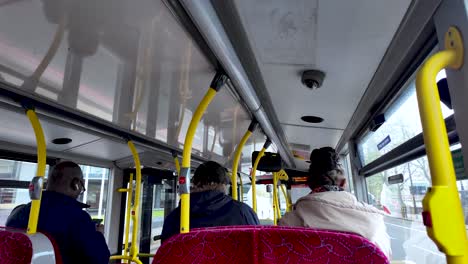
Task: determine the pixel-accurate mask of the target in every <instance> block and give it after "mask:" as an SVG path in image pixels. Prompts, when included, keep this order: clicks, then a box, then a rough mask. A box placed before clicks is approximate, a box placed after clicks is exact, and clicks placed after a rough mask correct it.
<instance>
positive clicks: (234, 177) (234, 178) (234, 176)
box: [231, 119, 258, 201]
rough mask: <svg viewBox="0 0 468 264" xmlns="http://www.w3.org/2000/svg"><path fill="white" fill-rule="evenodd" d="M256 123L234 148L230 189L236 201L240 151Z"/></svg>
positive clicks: (255, 123) (251, 125)
mask: <svg viewBox="0 0 468 264" xmlns="http://www.w3.org/2000/svg"><path fill="white" fill-rule="evenodd" d="M257 124H258V123H257V121H256V120H255V119H254V120H252V122H251V123H250V125H249V128H248V129H247V131H246V132H245V134H244V136H243V137H242V139H241V141H240V142H239V145H237V148H236V154H235V155H234V160H233V162H232V175H231V188H232V199H234V200H236V201H237V197H238V195H237V168H238V167H239V161H240V158H241V155H242V149H243V148H244V145H245V143H247V140H249V138H250V136H251V135H252V133H253V132H254V131H255V128H256V127H257Z"/></svg>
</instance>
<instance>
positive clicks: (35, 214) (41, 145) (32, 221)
mask: <svg viewBox="0 0 468 264" xmlns="http://www.w3.org/2000/svg"><path fill="white" fill-rule="evenodd" d="M26 115H27V116H28V118H29V122H31V126H32V128H33V130H34V134H35V136H36V144H37V170H36V176H35V177H34V178H33V180H32V181H31V183H30V185H29V195H30V197H31V210H30V213H29V221H28V230H27V232H28V234H35V233H36V232H37V222H38V221H39V211H40V208H41V198H42V187H43V184H42V183H43V180H44V176H45V170H46V157H47V152H46V141H45V137H44V131H43V130H42V126H41V123H40V122H39V119H38V118H37V115H36V112H35V111H34V110H33V109H28V110H26Z"/></svg>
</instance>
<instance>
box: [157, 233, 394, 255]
mask: <svg viewBox="0 0 468 264" xmlns="http://www.w3.org/2000/svg"><path fill="white" fill-rule="evenodd" d="M157 263H216V264H221V263H242V264H248V263H262V264H263V263H341V264H344V263H366V264H369V263H372V264H381V263H382V264H387V263H389V261H388V259H387V258H386V257H385V255H384V254H383V253H382V251H381V250H380V249H379V248H377V247H376V246H375V245H373V244H372V243H371V242H369V241H367V240H366V239H365V238H363V237H361V236H358V235H355V234H349V233H342V232H334V231H326V230H315V229H309V228H295V227H272V226H235V227H233V226H230V227H214V228H204V229H201V228H200V229H194V230H192V231H191V232H190V233H188V234H183V235H176V236H173V237H171V238H170V239H168V240H167V241H166V242H165V243H164V244H163V245H162V246H161V247H160V248H159V250H158V252H157V253H156V256H155V258H154V260H153V264H157Z"/></svg>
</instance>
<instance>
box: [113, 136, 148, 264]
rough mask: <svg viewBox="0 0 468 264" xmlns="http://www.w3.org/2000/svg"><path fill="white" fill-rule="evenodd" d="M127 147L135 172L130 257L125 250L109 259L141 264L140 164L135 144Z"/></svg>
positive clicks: (130, 143)
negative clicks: (138, 239) (139, 245)
mask: <svg viewBox="0 0 468 264" xmlns="http://www.w3.org/2000/svg"><path fill="white" fill-rule="evenodd" d="M127 145H128V147H129V148H130V151H131V152H132V156H133V160H134V162H135V171H136V179H135V180H136V187H135V200H134V202H133V206H132V209H131V218H132V222H133V230H132V245H131V247H130V254H131V256H127V250H125V251H124V255H119V256H111V257H110V259H111V260H117V259H123V260H129V261H132V262H135V263H137V264H141V261H140V260H139V259H138V255H139V252H138V250H139V249H138V246H137V244H138V243H137V235H138V225H139V223H140V221H139V214H140V208H139V207H140V192H141V163H140V157H139V156H138V151H137V149H136V148H135V144H133V141H131V140H129V141H128V142H127ZM130 179H131V180H130V184H132V176H130ZM131 189H132V187H130V188H128V190H127V191H130V190H131ZM129 196H131V193H129ZM130 199H131V198H130ZM127 210H128V204H127ZM127 212H128V211H127ZM127 219H128V215H127ZM127 223H128V224H127V228H129V226H130V223H129V222H127ZM127 228H126V229H127ZM126 232H127V230H126ZM125 242H126V247H127V248H128V240H126V241H125Z"/></svg>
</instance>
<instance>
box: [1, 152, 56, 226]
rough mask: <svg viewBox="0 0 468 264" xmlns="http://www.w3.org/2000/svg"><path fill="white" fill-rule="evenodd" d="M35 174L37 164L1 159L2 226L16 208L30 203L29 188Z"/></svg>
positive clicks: (47, 167)
mask: <svg viewBox="0 0 468 264" xmlns="http://www.w3.org/2000/svg"><path fill="white" fill-rule="evenodd" d="M48 170H49V166H46V175H47V172H48ZM35 173H36V163H32V162H25V161H16V160H5V159H0V182H1V183H0V226H5V223H6V220H7V218H8V216H9V215H10V213H11V211H12V210H13V209H14V208H15V207H16V206H18V205H20V204H26V203H29V202H30V199H29V192H28V189H27V186H28V184H29V182H30V181H31V178H32V175H35Z"/></svg>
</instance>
